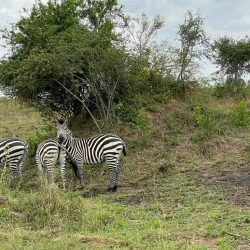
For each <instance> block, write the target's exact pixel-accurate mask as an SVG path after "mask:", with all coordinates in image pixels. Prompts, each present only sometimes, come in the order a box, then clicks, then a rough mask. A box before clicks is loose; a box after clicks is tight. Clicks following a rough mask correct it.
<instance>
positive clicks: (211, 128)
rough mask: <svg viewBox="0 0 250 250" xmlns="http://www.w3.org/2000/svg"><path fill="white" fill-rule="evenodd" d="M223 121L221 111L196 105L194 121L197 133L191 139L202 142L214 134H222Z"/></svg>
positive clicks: (223, 117) (223, 114) (224, 117)
mask: <svg viewBox="0 0 250 250" xmlns="http://www.w3.org/2000/svg"><path fill="white" fill-rule="evenodd" d="M225 119H226V115H225V113H224V112H223V111H222V110H219V109H216V108H207V107H204V105H201V104H197V105H196V106H194V120H195V123H196V126H197V127H198V128H199V131H198V133H196V134H195V135H194V137H193V138H194V139H195V140H203V139H206V138H209V137H211V136H213V135H216V134H217V135H221V134H223V133H224V122H225Z"/></svg>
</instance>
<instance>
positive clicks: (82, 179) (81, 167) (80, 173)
mask: <svg viewBox="0 0 250 250" xmlns="http://www.w3.org/2000/svg"><path fill="white" fill-rule="evenodd" d="M78 171H79V178H80V186H81V189H83V188H84V186H85V185H84V177H83V166H78Z"/></svg>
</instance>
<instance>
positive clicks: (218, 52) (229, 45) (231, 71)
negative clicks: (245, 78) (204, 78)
mask: <svg viewBox="0 0 250 250" xmlns="http://www.w3.org/2000/svg"><path fill="white" fill-rule="evenodd" d="M213 52H214V62H215V64H217V65H218V66H219V67H220V69H219V72H221V73H222V74H224V75H226V76H227V83H228V84H235V83H237V82H239V80H240V78H241V77H242V74H244V73H248V72H249V67H250V39H249V37H245V38H244V39H241V40H238V41H237V40H234V39H232V38H228V37H223V38H220V39H218V40H217V41H215V42H214V45H213Z"/></svg>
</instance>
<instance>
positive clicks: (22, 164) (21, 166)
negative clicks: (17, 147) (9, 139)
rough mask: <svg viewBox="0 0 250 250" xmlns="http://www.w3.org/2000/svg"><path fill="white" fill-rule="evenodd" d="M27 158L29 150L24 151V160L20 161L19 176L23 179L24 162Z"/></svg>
mask: <svg viewBox="0 0 250 250" xmlns="http://www.w3.org/2000/svg"><path fill="white" fill-rule="evenodd" d="M26 156H27V149H26V150H25V151H24V154H23V156H22V158H21V159H20V160H19V163H18V165H19V176H20V177H22V175H23V169H24V161H25V159H26Z"/></svg>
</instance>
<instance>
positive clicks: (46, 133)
mask: <svg viewBox="0 0 250 250" xmlns="http://www.w3.org/2000/svg"><path fill="white" fill-rule="evenodd" d="M55 132H56V131H55V126H52V124H46V125H44V126H43V127H42V128H41V129H40V130H39V131H35V132H33V133H30V135H29V136H28V138H27V140H26V142H27V144H28V148H29V155H30V156H35V153H36V149H37V146H38V144H39V143H41V142H42V141H44V140H46V139H49V138H55V136H56V133H55Z"/></svg>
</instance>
